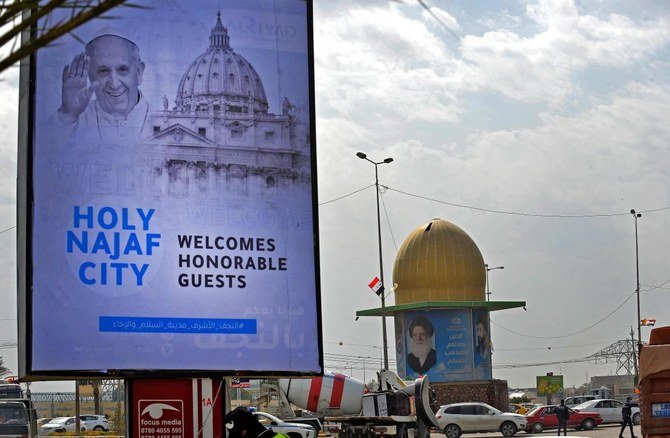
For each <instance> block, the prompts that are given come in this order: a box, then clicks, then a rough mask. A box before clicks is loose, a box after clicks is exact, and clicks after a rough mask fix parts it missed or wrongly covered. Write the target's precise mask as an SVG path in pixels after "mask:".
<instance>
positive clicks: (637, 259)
mask: <svg viewBox="0 0 670 438" xmlns="http://www.w3.org/2000/svg"><path fill="white" fill-rule="evenodd" d="M630 214H632V215H633V218H634V219H635V275H636V279H637V281H636V288H635V294H636V295H637V350H638V351H640V348H641V347H642V327H641V320H642V318H641V317H640V252H639V247H638V241H637V220H638V219H639V218H641V217H642V214H641V213H636V212H635V210H631V211H630Z"/></svg>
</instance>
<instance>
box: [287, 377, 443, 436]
mask: <svg viewBox="0 0 670 438" xmlns="http://www.w3.org/2000/svg"><path fill="white" fill-rule="evenodd" d="M377 376H378V379H377V381H374V382H371V384H370V385H368V386H366V385H365V383H363V382H361V381H360V380H356V379H353V378H350V377H346V376H344V375H342V374H337V373H325V374H324V376H323V377H313V378H311V379H280V380H279V381H278V384H277V386H276V388H275V389H276V391H277V394H278V398H279V404H280V406H281V409H282V412H280V415H281V416H282V417H283V418H285V419H287V420H288V419H290V421H296V420H298V419H300V417H296V416H295V412H294V411H293V409H292V407H291V405H295V406H298V407H299V408H302V409H306V410H308V411H310V412H314V413H315V414H317V415H318V416H320V417H321V419H323V420H324V422H325V424H324V429H325V430H326V431H328V432H331V433H335V434H337V435H338V438H355V437H373V436H381V435H395V436H396V437H398V438H425V437H426V436H428V435H429V431H428V428H430V427H439V426H438V423H437V419H436V418H435V414H434V412H433V411H432V409H431V407H430V387H429V384H428V379H427V378H425V377H424V378H419V379H416V380H415V381H414V382H412V383H411V384H409V385H408V384H406V383H405V382H404V381H403V380H401V379H400V378H399V377H398V375H397V374H395V373H394V372H392V371H388V370H382V371H381V372H380V373H378V374H377ZM412 399H413V403H412ZM303 418H304V417H303ZM307 422H309V421H307Z"/></svg>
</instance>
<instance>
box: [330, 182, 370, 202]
mask: <svg viewBox="0 0 670 438" xmlns="http://www.w3.org/2000/svg"><path fill="white" fill-rule="evenodd" d="M373 186H374V184H370V185H369V186H367V187H363V188H362V189H358V190H354V191H353V192H351V193H347V194H346V195H342V196H340V197H337V198H335V199H331V200H330V201H325V202H321V203H320V204H319V207H320V206H322V205H326V204H330V203H331V202H335V201H339V200H340V199H344V198H346V197H348V196H351V195H355V194H356V193H358V192H362V191H363V190H367V189H369V188H370V187H373Z"/></svg>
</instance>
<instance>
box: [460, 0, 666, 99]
mask: <svg viewBox="0 0 670 438" xmlns="http://www.w3.org/2000/svg"><path fill="white" fill-rule="evenodd" d="M527 15H528V18H529V19H531V20H533V21H535V23H536V24H537V25H539V26H541V27H542V28H543V30H542V31H541V32H539V33H536V34H534V35H532V36H529V37H524V36H521V35H519V34H516V33H513V32H511V31H509V30H497V31H492V32H487V33H485V34H484V35H482V36H475V35H468V36H466V37H464V38H463V39H462V40H461V46H460V51H461V54H462V56H463V59H465V60H466V61H468V68H469V69H470V70H471V74H470V75H468V76H467V77H468V78H469V79H471V81H470V85H471V86H472V87H473V88H474V89H491V90H496V91H500V92H501V93H503V94H505V95H506V96H508V97H510V98H512V99H517V100H521V101H527V102H548V103H550V104H553V105H558V104H561V103H562V102H564V101H565V99H566V98H567V97H568V96H570V95H573V94H576V93H580V92H581V90H580V89H579V88H578V87H577V86H576V85H575V84H574V83H573V81H572V79H573V75H574V74H575V73H577V72H580V71H583V70H584V69H586V68H588V67H593V66H606V67H615V68H621V67H624V66H628V65H630V64H632V63H634V62H638V61H640V60H643V59H646V58H647V57H648V56H650V55H651V54H652V53H654V52H655V51H657V50H659V49H660V48H662V47H664V46H665V45H667V44H668V42H669V41H670V19H669V18H668V17H660V18H658V19H657V20H655V21H651V22H643V23H640V24H637V23H635V22H634V21H632V20H631V19H629V18H627V17H624V16H622V15H617V14H610V15H609V16H608V17H607V19H602V18H599V17H595V16H592V15H580V14H579V10H578V8H577V7H576V5H575V4H574V2H573V1H569V0H563V1H560V2H554V1H551V2H550V1H545V0H542V1H539V2H538V3H537V4H534V5H529V6H528V7H527Z"/></svg>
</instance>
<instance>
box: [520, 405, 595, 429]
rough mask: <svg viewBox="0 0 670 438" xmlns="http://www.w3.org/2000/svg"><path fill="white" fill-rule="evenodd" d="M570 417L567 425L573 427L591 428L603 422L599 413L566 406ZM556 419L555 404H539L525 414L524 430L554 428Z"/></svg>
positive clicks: (556, 424)
mask: <svg viewBox="0 0 670 438" xmlns="http://www.w3.org/2000/svg"><path fill="white" fill-rule="evenodd" d="M568 410H569V411H570V418H569V419H568V427H574V428H575V429H577V430H579V429H584V430H591V429H593V428H594V427H596V426H597V425H599V424H601V423H602V422H603V419H602V418H601V417H600V414H598V413H597V412H589V411H575V410H574V409H570V408H568ZM557 427H558V419H557V418H556V405H550V406H540V407H539V408H535V409H533V410H532V411H530V412H528V413H527V414H526V432H528V433H540V432H542V431H543V430H545V429H556V428H557Z"/></svg>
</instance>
